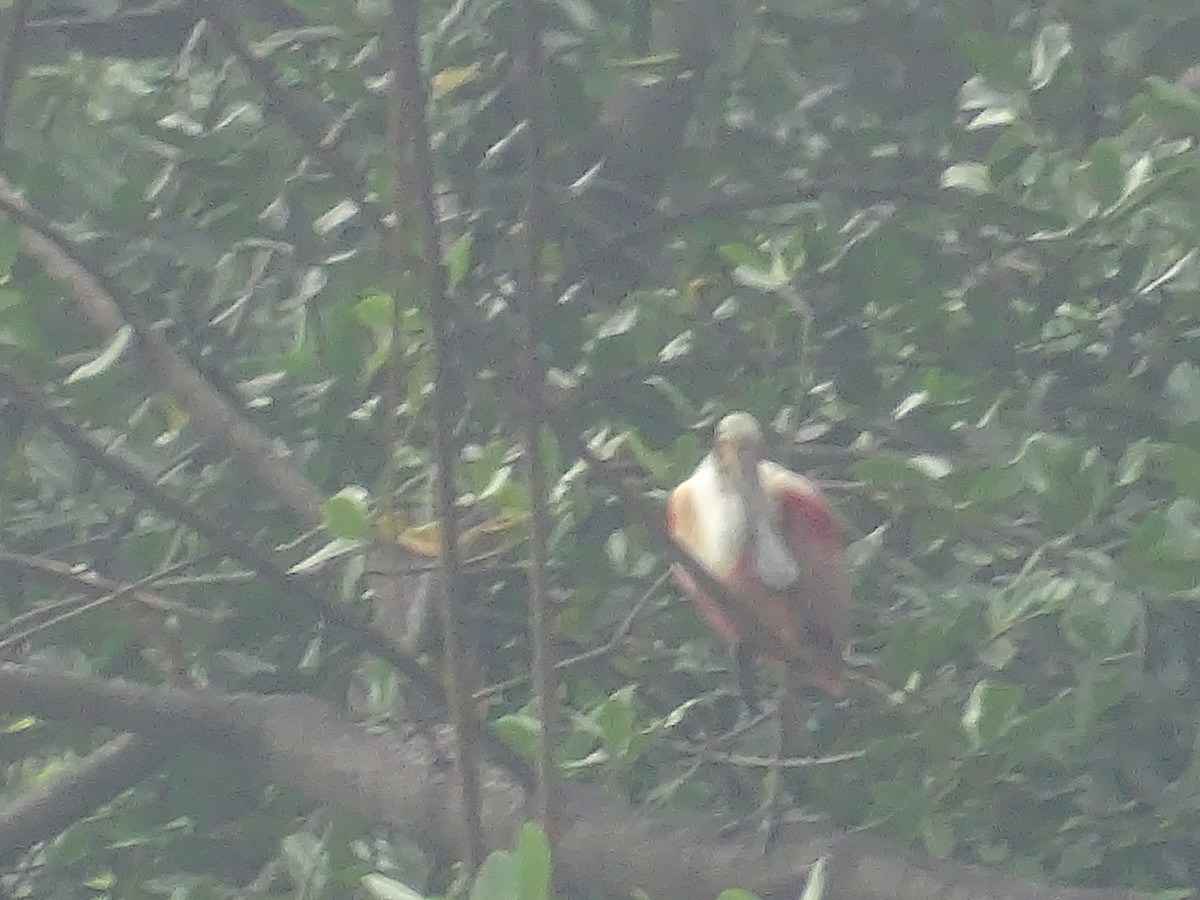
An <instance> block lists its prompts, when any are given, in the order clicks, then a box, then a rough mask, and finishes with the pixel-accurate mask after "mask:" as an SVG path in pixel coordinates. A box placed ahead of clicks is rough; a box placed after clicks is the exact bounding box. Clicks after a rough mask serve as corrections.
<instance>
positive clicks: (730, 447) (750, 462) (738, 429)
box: [713, 412, 763, 480]
mask: <svg viewBox="0 0 1200 900" xmlns="http://www.w3.org/2000/svg"><path fill="white" fill-rule="evenodd" d="M762 454H763V433H762V429H761V428H759V427H758V421H757V420H756V419H755V418H754V416H752V415H750V414H749V413H744V412H735V413H730V414H729V415H727V416H726V417H725V418H723V419H722V420H721V421H720V422H719V423H718V424H717V431H716V435H715V436H714V439H713V456H714V457H715V458H716V461H717V467H718V468H719V469H720V470H721V472H722V474H724V475H726V476H732V477H734V478H738V479H739V480H740V479H741V478H745V477H748V476H750V475H751V474H757V471H758V461H759V460H760V459H761V458H762Z"/></svg>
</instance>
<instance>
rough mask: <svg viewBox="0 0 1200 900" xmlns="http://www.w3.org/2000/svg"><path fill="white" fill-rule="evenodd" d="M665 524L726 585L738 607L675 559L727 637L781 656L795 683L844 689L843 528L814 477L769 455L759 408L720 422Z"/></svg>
mask: <svg viewBox="0 0 1200 900" xmlns="http://www.w3.org/2000/svg"><path fill="white" fill-rule="evenodd" d="M667 527H668V530H669V531H670V533H671V535H672V537H674V538H675V540H676V541H677V542H678V543H679V544H680V545H681V546H682V547H683V548H684V549H685V550H687V551H688V552H689V553H690V554H691V555H692V556H693V557H694V558H695V560H696V561H697V562H699V563H700V564H701V565H703V566H704V567H705V568H706V569H707V570H708V571H709V573H710V574H711V575H712V576H713V577H714V578H715V579H716V580H717V581H718V582H719V583H720V584H721V585H723V586H724V588H725V593H726V594H727V597H726V598H724V600H726V601H728V603H729V604H730V606H731V607H732V608H726V606H725V604H724V603H723V602H722V600H721V599H718V598H715V597H712V596H710V595H709V594H708V593H707V592H706V591H704V590H703V589H702V588H701V587H700V585H698V584H697V583H696V579H694V578H693V577H692V576H691V575H690V574H689V573H688V572H687V571H685V570H684V569H683V567H681V566H678V565H677V566H676V567H675V570H674V575H675V579H676V581H677V582H678V584H679V585H680V587H681V588H682V589H683V591H684V592H685V593H686V594H687V595H688V596H689V597H690V598H691V600H692V602H693V603H694V604H695V605H696V608H697V610H698V611H699V612H700V614H701V615H702V616H703V617H704V619H705V621H707V622H708V625H709V627H710V628H712V630H713V631H714V632H715V633H716V634H717V635H718V636H719V637H720V638H722V639H723V640H724V641H726V642H727V643H729V644H731V645H734V646H738V647H742V648H744V649H745V650H747V651H749V652H750V653H751V654H753V655H755V656H758V657H760V658H765V659H768V660H773V661H775V662H777V663H780V664H782V666H783V669H784V673H785V674H784V679H783V685H784V686H785V687H786V688H788V689H791V690H793V691H794V690H795V689H797V688H798V687H799V686H801V685H802V684H805V683H812V684H816V685H817V686H819V687H821V688H823V689H824V690H826V691H827V692H829V693H830V694H832V695H833V696H835V697H837V696H841V693H842V681H841V676H842V672H843V669H844V663H843V659H842V653H843V650H844V647H845V644H846V641H847V639H848V637H849V631H850V604H849V594H850V588H849V580H848V578H847V575H846V569H845V562H844V559H843V545H842V538H841V534H840V533H839V530H838V527H837V523H836V522H835V521H834V518H833V514H832V513H831V511H830V509H829V505H828V504H827V503H826V502H825V499H824V497H823V496H822V494H821V491H820V490H819V489H818V488H817V486H816V485H815V484H813V482H811V481H810V480H808V479H807V478H805V477H804V476H803V475H798V474H797V473H795V472H792V471H790V470H788V469H785V468H784V467H783V466H780V465H778V464H777V463H774V462H771V461H769V460H765V459H763V434H762V429H760V428H759V425H758V422H756V421H755V419H754V417H753V416H750V415H748V414H747V413H743V412H736V413H732V414H730V415H728V416H726V417H725V418H724V419H722V420H721V422H720V424H719V425H717V430H716V436H715V440H714V443H713V449H712V452H711V453H710V454H709V455H708V456H706V457H705V458H704V459H703V460H702V461H701V463H700V465H699V466H697V467H696V470H695V471H694V472H693V473H692V475H691V476H690V477H689V478H688V479H687V480H686V481H684V482H683V483H682V484H680V485H679V486H678V487H676V488H675V490H674V491H672V492H671V496H670V500H669V501H668V504H667Z"/></svg>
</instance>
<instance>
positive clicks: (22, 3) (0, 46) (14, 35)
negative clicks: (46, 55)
mask: <svg viewBox="0 0 1200 900" xmlns="http://www.w3.org/2000/svg"><path fill="white" fill-rule="evenodd" d="M28 16H29V0H13V5H12V8H11V9H9V11H8V16H7V21H6V22H5V23H4V25H5V27H4V36H3V38H0V145H3V143H4V139H5V137H6V136H7V135H8V107H9V104H10V103H11V102H12V92H13V85H14V84H15V83H16V81H17V75H18V74H19V73H20V63H21V45H22V41H21V39H22V38H23V37H24V36H25V22H26V21H27V19H28Z"/></svg>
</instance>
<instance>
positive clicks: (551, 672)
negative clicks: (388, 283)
mask: <svg viewBox="0 0 1200 900" xmlns="http://www.w3.org/2000/svg"><path fill="white" fill-rule="evenodd" d="M519 11H520V16H521V32H522V40H521V54H520V57H519V59H518V72H519V78H518V81H519V82H520V93H521V100H522V105H523V107H524V114H525V134H526V141H525V171H526V180H527V185H526V198H525V215H524V222H523V227H522V231H523V233H524V238H525V240H524V247H523V248H522V250H523V251H524V252H523V254H522V256H523V260H522V261H523V263H524V265H523V266H522V271H521V293H522V295H523V297H522V303H521V307H522V312H523V314H524V315H523V316H522V318H523V321H524V329H523V331H524V333H523V334H522V336H521V356H522V363H523V365H522V369H523V373H522V374H523V376H524V378H523V380H524V382H525V385H526V391H527V393H528V395H529V398H530V399H529V401H528V402H527V403H525V404H524V409H523V412H524V415H523V416H522V422H521V424H522V429H521V430H522V442H523V444H524V457H525V478H526V481H527V482H528V484H529V512H530V518H531V520H532V521H531V523H530V525H531V528H530V531H531V535H530V537H531V540H530V567H529V631H530V638H531V639H532V642H533V664H532V673H533V686H534V695H535V696H536V698H537V711H538V721H539V723H540V725H541V734H540V740H539V741H538V752H537V773H538V812H539V814H540V816H541V820H542V828H543V829H544V831H545V834H546V840H547V842H548V843H549V844H550V847H551V850H552V851H553V848H554V846H555V845H556V844H557V838H558V822H559V809H558V807H559V798H558V789H557V781H558V770H557V768H556V766H555V763H554V748H555V746H556V744H557V742H558V741H557V738H558V730H559V729H558V714H557V709H556V707H555V685H556V682H557V666H555V664H554V659H553V649H552V647H551V628H552V624H553V623H552V621H551V619H552V616H553V612H552V610H551V609H550V591H549V584H548V579H547V577H546V571H547V568H546V555H547V551H546V548H547V545H548V543H549V540H550V523H549V515H548V512H547V509H546V473H545V470H544V468H543V462H542V453H541V427H542V425H541V415H540V411H539V408H538V402H537V399H536V398H537V396H538V394H539V393H540V387H541V384H542V380H541V375H542V367H541V365H540V364H539V363H538V341H539V340H540V337H541V335H540V332H541V317H542V306H543V297H542V267H541V252H542V226H543V222H544V218H545V216H544V209H545V173H544V172H543V167H544V156H545V124H544V122H543V117H542V106H543V104H542V98H541V87H542V37H541V31H540V21H539V20H540V17H541V16H540V10H539V8H538V0H521V2H520V7H519Z"/></svg>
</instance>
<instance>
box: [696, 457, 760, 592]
mask: <svg viewBox="0 0 1200 900" xmlns="http://www.w3.org/2000/svg"><path fill="white" fill-rule="evenodd" d="M688 481H689V482H690V487H691V491H692V497H693V502H694V503H695V509H696V516H697V519H698V521H697V524H698V526H699V527H698V528H697V535H696V537H697V542H696V543H697V546H696V548H695V550H694V553H695V555H696V556H697V557H698V558H699V560H700V561H701V562H703V563H704V564H705V565H706V566H707V567H708V569H709V570H710V571H711V572H713V573H714V574H717V575H723V574H725V573H726V572H729V571H731V570H732V569H733V567H734V566H735V565H737V562H738V559H739V558H740V557H741V555H742V549H743V548H744V547H745V546H746V509H745V506H744V504H743V503H742V498H741V497H739V496H738V495H737V494H736V493H734V492H733V491H730V490H726V489H725V487H724V486H723V485H722V483H721V478H720V475H719V473H718V472H717V466H716V463H715V462H713V459H712V457H711V456H709V457H706V458H705V459H704V461H703V462H701V463H700V465H699V466H697V467H696V471H695V472H693V473H692V477H691V478H689V479H688Z"/></svg>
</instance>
